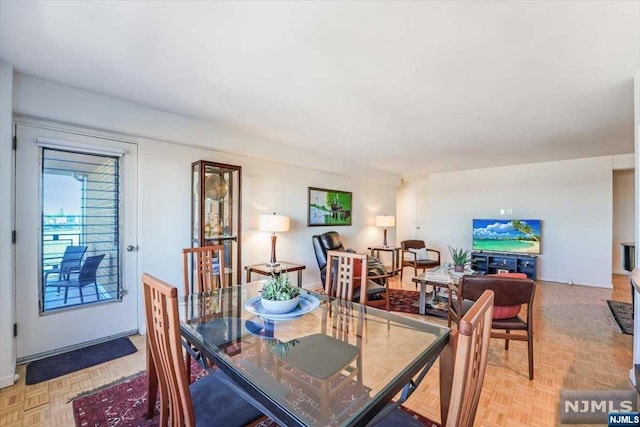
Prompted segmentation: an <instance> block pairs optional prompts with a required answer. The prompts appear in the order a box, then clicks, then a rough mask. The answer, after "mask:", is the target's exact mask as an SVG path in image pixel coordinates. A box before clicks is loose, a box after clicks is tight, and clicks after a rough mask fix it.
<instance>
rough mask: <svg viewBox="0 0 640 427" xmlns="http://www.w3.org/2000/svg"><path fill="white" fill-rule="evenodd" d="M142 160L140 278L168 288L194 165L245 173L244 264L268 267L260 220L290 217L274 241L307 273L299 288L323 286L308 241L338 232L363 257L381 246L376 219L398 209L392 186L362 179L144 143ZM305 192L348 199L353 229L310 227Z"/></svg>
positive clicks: (177, 272)
mask: <svg viewBox="0 0 640 427" xmlns="http://www.w3.org/2000/svg"><path fill="white" fill-rule="evenodd" d="M139 158H140V171H139V176H140V188H141V192H140V206H141V209H142V213H141V219H142V220H141V223H140V230H141V231H140V245H139V246H140V252H139V256H140V271H141V272H150V273H153V274H155V275H157V276H159V277H161V278H163V279H165V280H168V281H169V282H171V283H177V284H181V281H182V265H181V264H180V259H181V258H180V256H181V255H180V249H181V248H183V247H188V246H189V224H190V193H189V188H190V185H191V184H190V179H191V177H190V165H191V163H192V162H194V161H196V160H200V159H204V160H212V161H219V162H223V163H229V164H234V165H240V166H242V196H243V197H242V226H243V227H242V228H243V230H242V233H243V234H242V263H243V265H249V264H256V263H260V262H266V261H268V259H269V255H270V253H271V252H270V251H271V240H270V235H269V234H268V233H264V232H260V231H258V216H259V215H260V214H264V213H271V212H277V213H278V214H282V215H287V216H289V217H291V229H290V231H288V232H286V233H279V234H278V240H277V255H278V259H279V260H286V261H291V262H296V263H303V264H305V265H306V266H307V269H306V270H304V271H303V284H304V286H315V285H319V284H320V271H319V270H318V266H317V263H316V259H315V255H314V252H313V247H312V244H311V236H312V235H314V234H318V233H323V232H325V231H329V230H336V231H338V232H339V233H340V234H341V235H342V236H343V238H344V240H345V242H346V244H347V245H348V246H350V247H352V248H353V249H355V250H357V251H360V252H365V251H366V249H367V246H368V245H372V244H380V243H381V242H382V230H381V229H380V228H378V227H375V215H376V214H378V215H379V214H381V213H383V212H394V210H395V191H396V188H395V186H394V185H389V184H382V183H374V182H371V181H369V180H366V179H362V178H353V177H348V176H345V175H338V174H333V173H325V172H320V171H316V170H309V169H305V168H299V167H295V166H289V165H285V164H277V163H272V162H263V161H260V160H256V159H251V158H248V157H244V156H236V155H232V154H226V153H215V152H212V151H211V150H203V149H199V148H192V147H184V146H178V145H175V144H169V143H163V142H157V141H148V140H145V141H142V142H141V143H140V150H139ZM309 186H322V187H325V188H335V189H340V190H345V191H351V192H353V203H354V206H353V214H354V217H353V220H352V222H353V225H352V226H350V227H307V210H306V203H307V187H309ZM168 206H170V208H168ZM160 230H161V233H160V232H159V231H160ZM389 238H390V239H391V241H393V240H394V239H395V233H394V230H393V229H389ZM254 277H255V276H254ZM242 278H243V280H244V274H242ZM292 279H294V280H295V277H292Z"/></svg>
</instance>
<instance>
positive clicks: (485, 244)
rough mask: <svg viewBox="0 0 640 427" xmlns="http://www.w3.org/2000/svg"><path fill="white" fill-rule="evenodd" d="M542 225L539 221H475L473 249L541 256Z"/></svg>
mask: <svg viewBox="0 0 640 427" xmlns="http://www.w3.org/2000/svg"><path fill="white" fill-rule="evenodd" d="M540 223H541V221H540V220H539V219H474V220H473V249H474V250H477V251H480V250H482V251H487V252H515V253H525V254H539V253H540Z"/></svg>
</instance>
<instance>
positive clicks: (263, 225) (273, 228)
mask: <svg viewBox="0 0 640 427" xmlns="http://www.w3.org/2000/svg"><path fill="white" fill-rule="evenodd" d="M258 228H259V229H260V231H268V232H271V233H273V234H272V235H271V260H270V261H269V262H268V263H267V267H275V266H277V265H280V263H279V262H277V261H276V233H278V232H282V231H289V217H288V216H284V215H276V213H275V212H274V213H273V215H260V219H259V222H258Z"/></svg>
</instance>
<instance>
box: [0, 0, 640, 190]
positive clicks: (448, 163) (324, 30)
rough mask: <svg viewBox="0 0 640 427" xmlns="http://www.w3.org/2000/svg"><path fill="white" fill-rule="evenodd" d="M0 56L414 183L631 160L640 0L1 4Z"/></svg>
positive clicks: (39, 73)
mask: <svg viewBox="0 0 640 427" xmlns="http://www.w3.org/2000/svg"><path fill="white" fill-rule="evenodd" d="M0 59H2V60H4V61H6V62H9V63H10V64H12V65H13V66H14V67H15V70H16V71H17V72H19V73H22V74H26V75H31V76H35V77H39V78H43V79H47V80H51V81H54V82H59V83H62V84H66V85H69V86H73V87H77V88H80V89H85V90H89V91H92V92H96V93H100V94H105V95H109V96H112V97H116V98H119V99H123V100H128V101H132V102H135V103H139V104H143V105H146V106H150V107H153V108H157V109H160V110H163V111H168V112H173V113H177V114H181V115H184V116H189V117H193V118H198V119H202V120H206V121H210V122H215V123H218V124H220V123H221V124H224V125H226V126H229V127H230V128H233V129H236V130H241V131H243V132H247V133H250V134H252V135H254V136H256V135H257V136H260V137H263V138H265V139H268V140H270V141H272V142H273V141H275V142H277V143H281V144H282V145H283V147H282V148H283V150H284V151H282V152H281V153H273V154H274V156H276V155H278V156H279V158H280V159H283V156H286V154H282V153H286V146H290V145H294V146H298V147H302V148H305V149H307V150H309V151H318V152H322V153H325V154H326V153H335V155H337V156H340V157H341V158H343V159H344V158H347V159H353V160H354V161H359V162H361V163H362V164H363V165H367V166H369V167H373V168H377V169H383V170H386V171H389V172H393V173H397V174H401V175H404V176H405V177H409V178H411V177H420V176H424V175H425V174H427V173H432V172H443V171H451V170H460V169H470V168H477V167H489V166H499V165H507V164H519V163H531V162H538V161H550V160H560V159H570V158H578V157H591V156H599V155H607V154H622V153H631V152H633V75H634V73H635V72H636V71H637V70H638V69H639V68H640V1H621V2H615V1H606V2H581V1H569V2H547V1H530V2H525V1H519V2H502V1H492V2H464V1H461V2H436V1H433V2H414V1H412V2H382V1H380V2H364V1H363V2H356V1H354V2H329V1H327V2H309V1H308V2H247V3H245V2H215V3H214V2H189V3H186V2H169V1H165V2H54V1H49V2H25V1H19V2H16V1H6V0H4V1H0ZM214 144H215V141H214Z"/></svg>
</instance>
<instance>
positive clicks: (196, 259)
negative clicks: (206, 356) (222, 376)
mask: <svg viewBox="0 0 640 427" xmlns="http://www.w3.org/2000/svg"><path fill="white" fill-rule="evenodd" d="M182 270H183V275H184V280H183V282H184V294H185V295H191V294H197V293H202V292H207V291H213V290H216V289H220V288H224V287H226V286H227V283H226V281H225V276H226V275H225V274H224V246H222V245H212V246H203V247H199V248H185V249H183V250H182ZM202 308H203V309H204V308H205V307H202ZM201 314H202V315H203V316H204V315H206V313H205V312H203V311H201ZM212 326H213V325H212ZM185 345H186V346H187V347H186V357H185V362H184V363H185V367H186V370H187V378H191V359H192V354H194V355H195V357H196V358H197V359H201V355H200V354H199V352H198V351H197V350H196V349H195V348H194V347H193V346H192V345H191V344H190V343H185ZM201 363H202V364H203V365H206V364H205V363H204V361H201Z"/></svg>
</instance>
